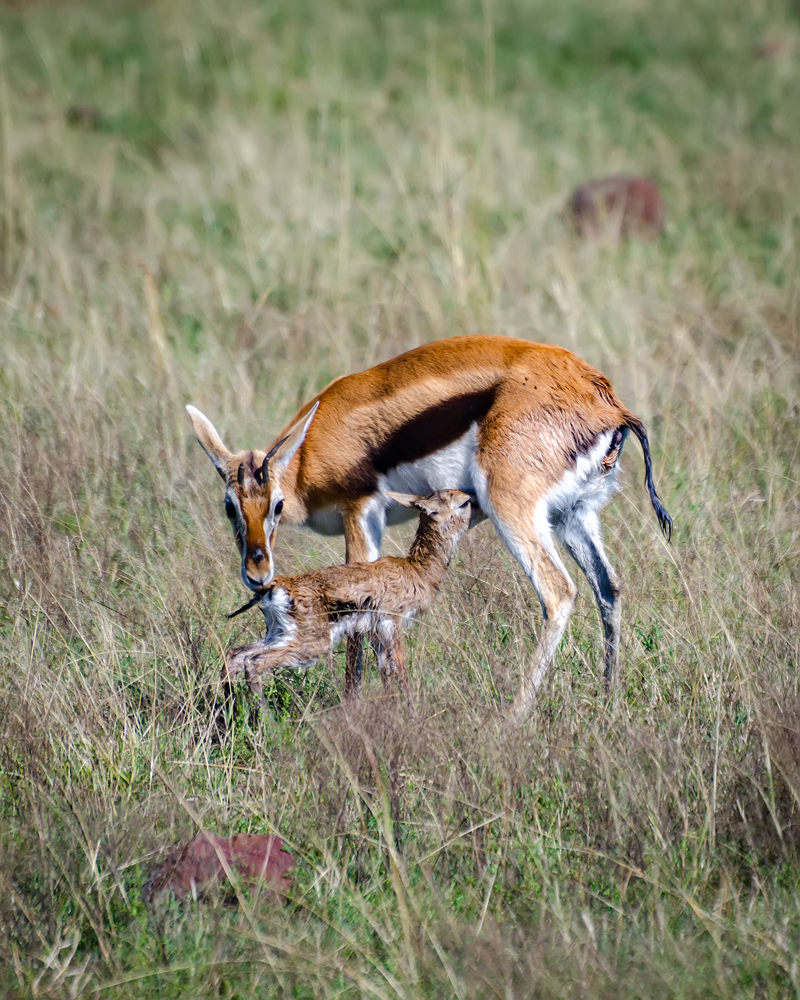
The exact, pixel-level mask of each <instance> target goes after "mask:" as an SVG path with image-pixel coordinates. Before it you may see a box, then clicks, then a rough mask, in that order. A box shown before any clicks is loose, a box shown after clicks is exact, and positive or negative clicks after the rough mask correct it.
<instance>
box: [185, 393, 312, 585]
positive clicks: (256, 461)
mask: <svg viewBox="0 0 800 1000" xmlns="http://www.w3.org/2000/svg"><path fill="white" fill-rule="evenodd" d="M318 405H319V404H318V403H315V404H314V406H312V407H311V409H310V410H308V412H307V413H304V414H303V416H302V417H301V418H300V419H299V420H298V421H297V422H296V423H295V424H293V425H292V427H290V428H289V430H288V432H287V433H286V435H285V436H284V437H282V438H281V440H280V441H278V442H277V444H275V445H274V446H273V447H272V448H271V449H270V451H269V452H263V451H239V452H236V453H235V454H234V453H233V452H230V451H228V449H227V448H226V447H225V445H224V444H223V443H222V439H221V438H220V436H219V434H217V432H216V430H215V429H214V425H213V424H212V423H211V421H210V420H209V419H208V417H206V416H204V415H203V414H202V413H201V412H200V411H199V410H197V409H195V407H193V406H187V407H186V409H187V411H188V413H189V416H190V417H191V419H192V426H193V428H194V434H195V437H196V438H197V440H198V441H199V442H200V446H201V447H202V449H203V451H205V453H206V454H207V455H208V457H209V458H210V459H211V461H212V462H213V463H214V468H215V469H216V470H217V472H218V473H219V474H220V477H221V478H222V480H223V481H224V483H225V514H226V515H227V517H228V520H229V521H230V523H231V527H232V528H233V534H234V537H235V539H236V545H237V546H238V548H239V552H240V553H241V556H242V580H243V581H244V584H245V586H246V587H249V588H250V590H256V591H257V590H262V589H263V588H264V587H266V586H267V584H268V583H269V582H270V580H271V579H272V577H273V576H274V575H275V562H274V559H273V556H272V546H273V542H274V540H275V532H276V530H277V527H278V523H279V521H280V519H281V512H282V510H283V502H284V495H283V490H282V489H281V481H282V479H283V476H284V473H285V472H286V467H287V466H288V464H289V462H291V460H292V458H294V455H295V453H296V452H297V449H298V448H299V447H300V445H301V444H302V443H303V441H304V440H305V436H306V434H307V433H308V428H309V426H310V424H311V421H312V420H313V418H314V414H315V413H316V412H317V406H318Z"/></svg>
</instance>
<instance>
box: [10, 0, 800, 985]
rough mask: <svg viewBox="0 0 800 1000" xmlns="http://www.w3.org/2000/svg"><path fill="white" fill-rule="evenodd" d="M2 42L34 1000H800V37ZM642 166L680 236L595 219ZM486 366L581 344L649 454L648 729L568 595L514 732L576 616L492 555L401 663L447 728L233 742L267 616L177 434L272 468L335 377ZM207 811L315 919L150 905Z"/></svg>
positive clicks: (308, 539)
mask: <svg viewBox="0 0 800 1000" xmlns="http://www.w3.org/2000/svg"><path fill="white" fill-rule="evenodd" d="M0 35H2V48H1V49H0V145H1V146H2V156H3V159H2V192H1V193H2V202H1V203H0V324H2V333H1V335H0V399H1V400H2V404H1V405H0V442H1V444H0V447H1V448H2V453H1V454H2V461H0V557H2V560H3V572H2V573H0V651H2V661H0V662H2V668H0V734H1V736H2V738H1V739H0V811H1V814H2V824H1V825H0V931H1V933H0V958H1V959H2V962H1V963H0V991H2V992H3V994H4V995H8V996H18V997H28V996H48V997H56V998H61V997H64V998H67V997H83V996H99V997H114V998H151V997H156V996H157V997H159V998H171V997H179V996H180V997H209V996H220V997H231V998H233V997H248V998H249V997H272V996H275V997H283V996H297V997H324V998H327V997H333V996H342V997H348V998H349V997H361V996H371V997H395V996H401V997H409V998H411V997H440V996H441V997H443V996H457V997H464V998H470V1000H472V998H475V1000H477V998H493V997H498V998H500V997H503V998H507V997H515V998H519V997H537V998H539V997H541V998H549V997H553V998H555V997H565V996H567V997H576V998H577V997H581V998H587V997H589V998H595V997H596V998H601V997H612V996H613V997H615V998H616V997H631V998H633V997H642V998H652V997H685V998H700V997H712V996H713V997H728V996H730V997H734V996H735V997H739V996H745V997H754V998H755V997H758V998H762V997H764V998H766V997H769V998H772V997H783V996H797V995H798V993H799V992H800V966H799V965H798V960H797V955H798V952H799V951H800V856H799V853H798V845H799V844H800V815H799V814H798V806H799V805H800V798H799V796H800V742H798V731H800V701H799V700H798V680H797V678H798V661H799V660H800V648H799V646H798V625H800V589H799V588H800V576H799V575H798V565H799V562H798V555H799V554H800V495H799V493H798V490H799V489H800V487H799V486H798V482H800V477H798V472H797V469H798V449H800V444H799V442H800V415H799V414H798V389H799V388H800V380H799V379H798V375H800V362H798V357H799V356H800V355H799V353H798V349H799V348H800V343H799V338H798V324H799V321H800V281H799V280H798V278H799V277H800V269H799V268H798V244H799V241H800V173H798V170H797V163H798V162H800V70H799V69H798V63H797V57H798V54H800V15H799V13H798V8H797V5H796V3H794V4H793V3H790V2H789V0H783V2H782V0H764V2H761V3H750V2H745V0H726V2H725V3H722V0H719V2H713V0H706V2H702V3H690V2H689V0H668V2H666V3H661V4H655V3H651V2H649V0H643V2H634V0H612V2H609V3H604V4H602V5H599V4H596V3H591V2H589V0H575V2H573V3H563V2H560V3H559V2H556V0H536V2H526V3H521V2H514V0H494V2H491V0H486V2H485V3H483V4H478V3H471V2H461V0H442V2H440V3H437V2H434V0H410V2H408V3H397V4H394V5H381V4H378V3H376V2H368V0H364V2H347V3H345V2H342V3H335V4H334V3H328V4H323V3H316V4H312V3H310V2H306V3H288V2H284V3H271V4H245V3H244V2H240V0H231V2H228V3H226V4H221V3H215V2H212V0H196V2H193V3H191V4H190V3H188V2H185V0H171V2H170V3H166V2H160V0H156V2H152V3H148V4H133V3H122V2H116V3H113V4H112V3H106V4H101V3H96V4H88V3H63V4H57V3H52V4H44V3H41V4H39V3H26V4H22V3H21V4H18V5H16V6H6V7H3V8H2V10H0ZM773 42H774V43H777V44H776V45H775V46H774V50H775V51H774V52H773V54H772V56H771V57H770V58H763V57H761V56H759V54H758V48H759V46H761V45H763V44H764V43H773ZM616 172H637V173H644V174H647V175H649V176H652V177H653V178H654V179H656V180H657V181H658V182H659V184H660V185H661V186H662V189H663V191H664V195H665V199H666V203H667V211H668V224H667V228H666V231H665V233H664V235H663V236H662V237H661V238H660V239H659V240H658V241H657V242H655V243H652V244H642V243H636V242H632V243H629V244H624V245H622V246H617V245H614V244H613V243H610V242H608V243H606V242H603V241H600V242H598V243H592V244H581V243H579V242H578V241H577V240H576V238H575V236H574V235H573V234H572V233H571V232H570V230H569V228H568V227H567V225H566V224H565V220H564V217H563V208H564V205H565V203H566V200H567V198H568V196H569V193H570V191H571V190H572V189H573V187H574V186H575V185H576V184H578V183H581V182H582V181H584V180H586V179H587V178H590V177H593V176H602V175H605V174H609V173H616ZM484 331H489V332H496V333H505V334H511V335H515V336H522V337H527V338H530V339H535V340H541V341H544V342H550V343H558V344H562V345H563V346H565V347H568V348H570V349H572V350H575V351H576V352H577V353H579V354H580V355H581V356H583V357H584V358H586V359H587V360H588V361H589V362H591V363H593V364H595V365H597V366H598V367H599V368H601V369H602V370H603V371H604V372H605V373H606V374H607V375H608V376H609V377H610V378H611V380H612V382H613V384H614V386H615V388H616V389H617V391H618V393H619V394H620V396H621V397H622V398H623V400H624V401H625V402H626V404H627V405H629V406H630V407H631V409H633V410H634V412H636V413H638V414H640V415H641V416H642V418H643V419H644V420H645V422H646V424H647V426H648V428H649V430H650V433H651V440H652V442H653V449H654V458H655V466H656V480H657V483H658V486H659V491H660V493H661V494H662V496H663V497H664V499H665V502H666V505H667V507H668V509H669V510H670V512H671V513H672V514H673V516H674V518H675V534H674V538H673V544H672V546H671V547H669V548H668V547H667V546H666V545H665V544H664V543H663V541H662V540H661V539H660V536H659V533H658V528H657V525H656V523H655V519H654V518H653V516H652V511H651V510H650V509H649V505H648V503H647V500H646V495H645V493H644V490H643V489H642V487H641V472H642V470H641V464H640V460H639V459H638V457H636V454H635V449H633V448H629V450H628V451H627V452H626V457H625V461H624V466H625V470H626V479H627V484H626V489H625V492H624V493H623V494H622V495H621V496H620V497H618V498H617V500H616V501H615V502H614V504H613V505H612V506H611V508H610V509H609V510H608V511H607V513H606V514H605V515H604V522H605V525H606V534H607V539H608V549H609V552H610V554H611V556H612V560H613V562H614V564H615V566H616V567H617V568H618V570H619V572H620V574H621V576H622V578H623V580H624V582H625V588H626V589H625V605H624V612H623V615H624V621H623V643H622V645H623V667H622V683H621V689H620V693H619V697H618V699H617V700H616V702H615V703H614V704H606V702H605V701H604V698H603V691H602V668H601V664H600V659H601V650H600V635H601V633H600V627H599V623H598V620H597V615H596V612H595V609H594V607H593V605H592V603H591V600H590V595H589V593H588V588H587V587H586V586H585V584H584V583H581V582H580V581H579V587H580V595H579V602H578V608H577V611H576V613H575V615H574V617H573V619H572V623H571V626H570V630H569V633H568V635H567V637H566V638H565V641H564V643H563V644H562V648H561V650H560V652H559V654H558V656H557V659H556V663H555V665H554V667H553V669H552V671H551V674H550V675H549V677H548V679H547V681H546V683H545V686H544V688H543V690H542V692H541V695H540V697H539V699H538V702H537V705H536V709H535V711H534V714H533V717H532V719H531V721H530V723H529V724H528V725H527V726H526V727H524V728H523V729H522V730H521V731H520V732H518V733H513V734H509V733H508V732H506V731H504V730H503V728H502V727H501V726H500V724H499V722H500V718H501V713H502V711H503V710H504V709H505V708H506V707H507V706H508V704H509V703H510V699H511V698H512V697H513V694H514V692H515V690H516V686H517V683H518V680H519V676H520V672H521V671H522V670H523V669H524V667H525V665H526V663H527V661H528V658H529V656H530V654H531V651H532V648H533V642H534V636H535V632H536V630H537V629H538V625H539V609H538V602H537V600H536V598H535V595H534V594H533V591H532V590H531V588H530V586H529V585H528V583H527V582H526V580H525V579H524V578H523V577H522V575H521V574H520V572H519V570H518V568H517V567H516V566H515V565H514V564H513V563H512V561H511V560H510V557H509V556H508V555H507V553H506V552H505V550H504V549H503V548H502V547H501V546H500V543H499V542H498V540H497V539H496V537H495V536H494V534H493V532H492V530H491V528H490V527H489V526H488V525H483V526H482V527H480V528H478V529H476V530H475V531H474V532H472V533H471V534H470V536H468V538H467V539H466V540H465V542H464V544H463V545H462V549H461V551H460V553H459V556H458V558H457V560H456V562H455V564H454V567H453V571H452V572H451V573H450V574H449V575H448V578H447V580H446V583H445V586H444V588H443V592H442V595H441V597H440V599H439V601H438V603H437V605H436V607H435V609H434V611H433V612H432V613H431V614H429V615H428V616H427V618H426V619H425V620H424V621H423V622H421V623H419V624H418V625H417V626H415V628H414V629H413V630H411V632H410V634H409V637H408V639H409V653H410V666H411V676H412V684H413V687H414V689H415V693H416V698H417V701H418V704H419V706H420V712H419V717H418V719H416V720H414V719H411V718H409V717H407V715H406V714H405V713H404V711H403V710H402V709H401V708H400V707H399V706H398V705H396V703H395V701H394V700H391V701H390V702H386V701H385V700H384V699H383V698H382V697H381V695H380V694H379V691H380V685H379V682H378V681H377V678H376V677H375V676H374V671H370V672H369V674H368V682H367V688H366V696H365V699H364V702H363V703H362V704H361V705H356V706H350V707H343V706H342V704H341V687H342V678H343V673H344V670H343V658H342V654H341V652H340V653H339V654H338V657H337V668H336V676H335V677H331V675H330V673H329V671H328V667H327V664H321V665H319V667H318V668H315V669H313V670H311V671H309V673H308V674H307V675H305V676H304V677H294V676H291V675H285V676H280V677H278V678H277V679H276V681H275V684H274V687H273V688H272V690H271V691H270V693H269V697H270V707H271V712H270V714H269V716H268V717H267V718H261V717H260V716H259V714H258V712H257V710H256V706H255V705H254V703H253V702H252V700H251V698H250V697H249V696H248V694H247V693H246V691H244V690H242V691H237V694H236V700H235V704H234V705H233V706H229V707H228V709H227V710H226V714H225V717H224V719H220V718H217V707H218V705H217V701H216V699H217V697H218V694H219V692H218V689H217V679H218V676H219V671H220V664H221V653H222V651H223V650H224V649H225V648H227V647H228V646H230V645H233V644H235V643H237V642H240V641H244V640H247V639H249V638H252V637H254V636H255V635H256V634H257V632H258V629H259V623H258V620H257V619H256V617H255V616H243V617H240V618H237V619H235V620H234V621H232V622H228V621H226V619H225V617H224V614H225V612H227V611H230V610H232V609H233V608H235V607H237V606H238V604H239V603H241V598H242V593H241V586H240V584H239V583H238V571H237V560H236V556H235V550H234V546H233V544H232V540H231V538H230V535H229V531H228V529H227V528H226V525H225V518H224V516H223V512H222V497H221V494H220V491H219V486H218V480H217V477H216V475H215V474H214V472H213V469H212V467H211V465H210V464H209V462H208V461H207V459H206V458H205V456H204V455H203V454H202V452H201V450H200V449H199V448H198V446H197V445H196V443H195V441H194V439H193V438H192V436H191V433H190V429H189V424H188V421H187V419H186V416H185V412H184V409H183V406H184V404H185V403H187V402H192V403H194V404H195V405H197V406H200V407H201V408H202V409H203V410H204V412H206V413H207V414H208V415H209V417H211V419H212V420H213V421H214V423H215V424H216V426H217V427H218V428H219V429H220V431H221V433H222V435H223V438H224V440H225V441H226V443H227V444H229V445H230V446H232V447H237V448H239V447H251V446H263V445H265V444H267V443H269V442H270V441H271V440H272V439H273V436H274V433H275V432H276V431H277V430H278V429H279V428H280V426H282V425H283V424H284V422H285V421H286V420H287V419H288V418H289V417H290V416H291V415H292V414H293V413H294V411H295V410H296V409H297V407H298V406H299V405H300V404H301V403H302V402H304V401H305V400H306V399H307V398H308V397H309V396H310V395H312V394H313V393H314V392H316V391H318V390H319V389H320V388H321V387H322V386H323V385H325V384H326V383H327V382H328V381H329V380H330V379H331V378H333V377H335V376H337V375H341V374H344V373H346V372H349V371H356V370H359V369H361V368H364V367H366V366H368V365H370V364H373V363H376V362H377V361H379V360H382V359H384V358H388V357H391V356H392V355H394V354H396V353H398V352H399V351H401V350H405V349H407V348H409V347H411V346H413V345H416V344H419V343H424V342H426V341H428V340H431V339H435V338H436V337H443V336H448V335H451V334H460V333H471V332H484ZM408 539H409V535H408V532H405V533H404V532H396V533H394V532H393V533H390V536H389V537H388V539H387V550H388V551H394V552H399V551H402V550H403V549H404V547H405V546H406V544H407V542H408ZM277 556H278V564H279V566H280V567H281V569H282V570H283V571H286V572H293V571H296V570H299V569H300V568H307V567H312V566H317V565H322V564H328V563H334V562H338V561H341V559H342V557H343V545H342V542H341V540H337V539H333V540H331V539H324V538H321V537H318V536H314V535H311V534H304V533H300V532H296V531H291V530H289V529H284V530H283V532H282V533H281V535H280V537H279V541H278V547H277ZM201 824H202V825H203V826H204V827H206V828H209V829H212V830H214V831H216V832H218V833H220V834H223V835H228V834H230V833H233V832H236V831H253V832H268V831H277V832H278V833H279V834H280V835H281V836H282V837H283V838H284V839H285V841H286V842H287V844H288V845H289V846H290V847H291V849H292V850H293V851H294V853H295V858H296V871H295V888H294V892H293V896H292V898H291V900H290V901H289V902H288V903H287V905H285V906H280V905H277V904H275V903H274V902H270V901H265V900H264V899H263V898H261V897H259V895H258V893H257V892H255V891H252V892H244V894H241V893H240V894H239V897H238V901H237V899H236V897H235V896H233V894H228V895H226V894H225V893H224V892H223V893H221V894H220V895H219V897H214V898H212V899H211V900H210V901H207V902H189V903H187V904H179V903H177V902H175V901H171V902H165V903H164V904H162V905H161V906H160V907H159V909H158V910H157V911H156V912H155V913H148V911H147V910H146V909H145V907H144V905H143V904H142V902H141V895H140V894H141V886H142V883H143V881H144V879H145V878H146V876H147V873H148V871H149V870H150V868H151V867H152V865H153V864H154V863H155V860H156V859H157V858H158V856H159V855H160V854H161V853H162V852H164V851H166V850H168V849H170V848H171V847H172V846H173V845H174V844H176V843H178V842H180V841H181V840H183V839H184V838H187V837H189V836H190V835H192V834H193V832H194V831H195V830H196V829H197V827H198V826H199V825H201Z"/></svg>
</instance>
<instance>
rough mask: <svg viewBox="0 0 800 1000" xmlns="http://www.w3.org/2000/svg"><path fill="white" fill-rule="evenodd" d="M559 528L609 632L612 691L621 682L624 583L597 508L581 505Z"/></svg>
mask: <svg viewBox="0 0 800 1000" xmlns="http://www.w3.org/2000/svg"><path fill="white" fill-rule="evenodd" d="M555 530H556V534H557V536H558V538H559V540H560V541H562V542H563V543H564V545H565V547H566V549H567V551H568V552H569V554H570V555H571V556H572V558H573V559H574V560H575V562H576V563H577V564H578V566H580V568H581V570H582V571H583V573H584V575H585V576H586V579H587V580H588V581H589V586H590V587H591V588H592V593H593V594H594V598H595V600H596V601H597V607H598V608H599V610H600V617H601V619H602V621H603V633H604V635H605V656H604V676H605V684H606V693H608V692H609V691H610V690H611V689H612V688H614V687H616V684H617V666H618V663H619V632H620V611H621V602H620V593H621V591H622V585H621V583H620V580H619V577H618V576H617V574H616V573H615V572H614V570H613V568H612V566H611V563H609V561H608V557H607V556H606V553H605V550H604V548H603V538H602V535H601V533H600V519H599V518H598V516H597V513H596V511H594V510H586V509H584V508H581V507H578V508H577V509H576V510H574V511H571V512H570V515H569V517H567V518H565V519H564V520H563V521H561V522H559V523H558V524H557V525H556V528H555Z"/></svg>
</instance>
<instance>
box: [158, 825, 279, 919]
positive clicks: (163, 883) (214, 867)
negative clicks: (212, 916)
mask: <svg viewBox="0 0 800 1000" xmlns="http://www.w3.org/2000/svg"><path fill="white" fill-rule="evenodd" d="M221 857H223V858H225V861H226V862H227V863H228V865H229V866H230V868H231V870H232V871H234V872H236V874H238V876H239V877H240V878H241V880H242V881H243V882H248V883H255V882H260V881H263V882H265V883H266V884H267V886H268V888H269V890H270V892H277V893H279V894H280V895H285V894H286V893H287V892H288V890H289V889H291V885H292V881H291V876H290V875H288V874H287V872H288V870H289V869H290V868H291V867H292V866H293V865H294V858H293V857H292V855H291V854H290V852H289V851H286V850H284V849H283V841H282V840H281V838H280V837H278V836H275V835H274V834H269V835H266V834H260V833H237V834H235V835H234V836H233V837H218V836H217V835H216V834H214V833H210V832H209V831H208V830H201V831H200V833H198V835H197V836H196V837H195V838H194V840H191V841H189V843H188V844H185V845H184V846H183V847H181V848H179V849H178V850H177V851H173V852H172V854H170V855H169V856H168V857H167V858H166V859H165V860H164V861H162V863H161V864H160V865H159V866H158V867H157V868H155V869H154V870H153V871H152V872H151V873H150V876H149V877H148V879H147V881H146V882H145V884H144V887H143V889H142V898H143V899H144V901H145V903H148V904H149V903H151V902H152V901H154V900H155V899H156V898H157V897H159V896H163V895H165V894H166V893H172V894H173V895H174V896H176V897H177V898H178V899H185V898H186V897H187V896H189V895H191V894H192V891H193V890H194V889H196V890H201V889H204V888H207V887H209V886H210V885H211V884H212V883H214V882H217V881H222V880H223V879H224V878H225V869H224V867H223V864H222V860H221Z"/></svg>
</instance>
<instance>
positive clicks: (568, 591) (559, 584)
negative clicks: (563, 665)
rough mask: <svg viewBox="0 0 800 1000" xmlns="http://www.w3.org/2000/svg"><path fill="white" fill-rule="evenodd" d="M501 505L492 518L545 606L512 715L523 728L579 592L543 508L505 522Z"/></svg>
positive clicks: (515, 722)
mask: <svg viewBox="0 0 800 1000" xmlns="http://www.w3.org/2000/svg"><path fill="white" fill-rule="evenodd" d="M497 508H498V505H497V504H493V505H492V514H491V515H490V516H491V518H492V521H493V522H494V526H495V529H496V530H497V533H498V535H500V538H501V539H502V540H503V542H504V543H505V545H506V547H507V548H508V550H509V552H511V554H512V555H513V556H514V558H515V559H516V560H517V562H518V563H519V564H520V566H522V568H523V569H524V570H525V572H526V574H527V575H528V578H529V580H530V581H531V583H532V584H533V586H534V589H535V590H536V593H537V595H538V597H539V602H540V604H541V605H542V629H541V632H540V633H539V639H538V642H537V643H536V649H535V650H534V653H533V659H532V661H531V663H530V666H529V667H528V670H527V672H526V673H525V675H524V677H523V678H522V683H521V684H520V688H519V691H518V692H517V696H516V697H515V698H514V703H513V705H512V706H511V710H510V712H509V713H508V721H509V722H510V723H511V724H512V725H519V724H520V723H522V722H524V721H525V719H526V718H527V717H528V715H530V712H531V708H532V707H533V700H534V698H535V697H536V692H537V691H538V690H539V687H540V686H541V683H542V681H543V680H544V676H545V674H546V673H547V669H548V667H549V666H550V664H551V662H552V660H553V656H554V655H555V651H556V649H557V648H558V644H559V643H560V642H561V638H562V636H563V635H564V631H565V630H566V627H567V622H568V621H569V617H570V615H571V614H572V609H573V608H574V607H575V597H576V594H577V589H576V587H575V584H574V583H573V582H572V580H571V579H570V576H569V573H567V570H566V568H565V566H564V563H563V562H562V561H561V557H560V556H559V554H558V550H557V549H556V547H555V540H554V538H553V534H552V529H551V527H550V524H549V522H548V520H547V516H546V511H545V510H544V509H543V508H542V509H539V508H537V510H536V511H535V512H534V516H533V518H530V516H528V518H526V519H525V520H527V521H528V524H527V525H525V528H526V529H527V530H525V531H524V532H523V531H522V530H521V527H522V525H524V523H525V522H524V521H523V520H522V518H519V517H515V516H514V514H516V512H515V511H514V512H509V513H510V514H511V516H510V517H508V518H504V517H503V511H502V510H498V509H497Z"/></svg>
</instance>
